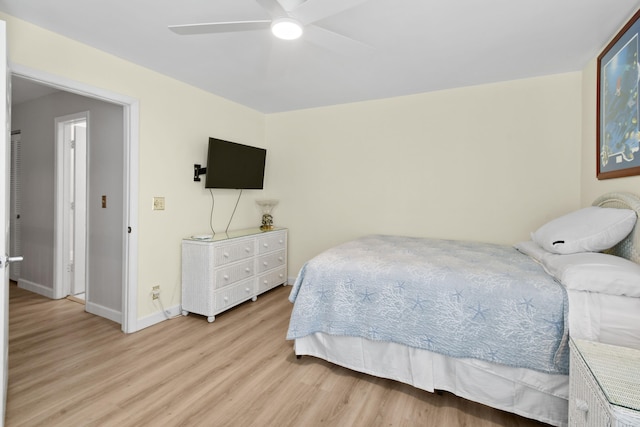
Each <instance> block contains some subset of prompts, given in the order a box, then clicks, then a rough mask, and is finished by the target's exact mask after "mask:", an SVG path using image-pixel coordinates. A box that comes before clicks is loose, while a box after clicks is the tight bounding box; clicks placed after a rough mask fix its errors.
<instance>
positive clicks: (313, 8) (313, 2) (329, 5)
mask: <svg viewBox="0 0 640 427" xmlns="http://www.w3.org/2000/svg"><path fill="white" fill-rule="evenodd" d="M367 1H368V0H307V1H306V2H304V3H302V4H301V5H300V6H298V7H297V8H295V9H294V10H292V11H291V15H292V16H293V17H295V18H296V19H297V20H298V21H300V22H301V23H302V24H303V25H307V24H310V23H312V22H316V21H319V20H321V19H324V18H328V17H330V16H333V15H337V14H339V13H340V12H344V11H345V10H349V9H352V8H354V7H356V6H358V5H360V4H362V3H365V2H367Z"/></svg>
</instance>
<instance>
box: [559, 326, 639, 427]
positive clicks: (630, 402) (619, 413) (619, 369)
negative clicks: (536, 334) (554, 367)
mask: <svg viewBox="0 0 640 427" xmlns="http://www.w3.org/2000/svg"><path fill="white" fill-rule="evenodd" d="M570 347H571V365H570V375H569V425H570V426H594V427H596V426H598V427H600V426H616V427H631V426H636V427H637V426H640V350H637V349H633V348H627V347H619V346H615V345H610V344H603V343H599V342H594V341H587V340H581V339H574V338H572V339H571V341H570Z"/></svg>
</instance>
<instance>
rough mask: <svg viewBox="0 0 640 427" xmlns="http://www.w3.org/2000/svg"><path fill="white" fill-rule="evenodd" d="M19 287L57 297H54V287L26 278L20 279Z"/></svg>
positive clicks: (48, 296) (49, 296) (45, 295)
mask: <svg viewBox="0 0 640 427" xmlns="http://www.w3.org/2000/svg"><path fill="white" fill-rule="evenodd" d="M18 287H19V288H21V289H25V290H27V291H29V292H33V293H36V294H38V295H42V296H44V297H47V298H50V299H55V298H54V297H53V289H52V288H48V287H46V286H43V285H40V284H38V283H34V282H30V281H28V280H24V279H18Z"/></svg>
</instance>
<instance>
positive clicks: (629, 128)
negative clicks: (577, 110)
mask: <svg viewBox="0 0 640 427" xmlns="http://www.w3.org/2000/svg"><path fill="white" fill-rule="evenodd" d="M639 18H640V10H639V11H638V12H636V14H635V15H633V17H632V18H631V20H629V22H628V23H627V25H625V26H624V28H623V29H622V30H621V31H620V32H619V33H618V34H617V35H616V36H615V38H614V39H613V40H612V41H611V43H609V45H607V47H606V48H605V49H604V50H603V51H602V53H601V54H600V55H599V56H598V83H597V86H598V87H597V101H596V102H597V103H596V110H597V115H598V117H597V124H596V128H597V130H596V162H597V168H596V171H597V172H596V173H597V177H598V179H608V178H618V177H623V176H631V175H640V151H639V146H640V127H639V122H640V106H639V105H638V104H639V102H640V99H638V81H639V80H640V64H638V60H639V58H638V51H639V46H640V20H639Z"/></svg>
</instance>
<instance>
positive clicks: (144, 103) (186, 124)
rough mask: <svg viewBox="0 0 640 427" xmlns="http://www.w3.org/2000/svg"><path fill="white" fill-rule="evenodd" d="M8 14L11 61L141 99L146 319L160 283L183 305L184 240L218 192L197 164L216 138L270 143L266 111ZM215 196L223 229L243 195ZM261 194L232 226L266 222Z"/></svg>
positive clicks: (141, 313) (141, 284)
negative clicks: (159, 206) (208, 186)
mask: <svg viewBox="0 0 640 427" xmlns="http://www.w3.org/2000/svg"><path fill="white" fill-rule="evenodd" d="M0 18H1V19H3V20H5V21H6V22H7V32H8V44H9V59H10V61H11V63H13V64H20V65H21V66H24V67H29V68H31V69H35V70H39V71H42V72H45V73H48V74H53V75H56V76H61V77H64V78H65V79H69V80H73V81H76V82H81V83H83V84H86V85H90V86H93V87H97V88H100V89H104V90H108V91H111V92H115V93H118V94H121V95H126V96H128V97H132V98H135V99H138V100H139V102H140V134H139V156H140V162H139V165H138V166H139V174H138V176H137V179H138V181H139V199H138V204H139V216H138V224H139V230H138V232H139V234H138V236H139V264H138V299H139V303H138V317H139V318H142V317H145V316H147V315H149V314H150V313H154V312H158V311H159V309H158V307H157V306H156V305H153V304H152V302H151V298H150V297H149V295H150V290H151V287H152V286H153V285H154V284H158V285H160V287H161V296H162V300H163V304H164V305H165V307H170V306H175V305H178V304H179V303H180V241H181V239H182V238H183V237H185V236H189V235H193V234H200V233H205V232H207V231H208V229H209V212H210V209H211V197H210V195H209V192H208V191H207V190H205V189H204V184H203V183H194V182H193V163H202V164H204V163H206V151H207V146H206V144H207V138H208V137H209V136H218V137H220V138H227V139H231V140H234V141H237V142H242V143H248V144H252V145H258V146H263V145H264V134H265V129H264V121H265V118H264V115H262V114H261V113H258V112H256V111H254V110H251V109H249V108H246V107H243V106H241V105H238V104H235V103H232V102H230V101H228V100H225V99H222V98H220V97H218V96H215V95H212V94H210V93H206V92H204V91H202V90H199V89H196V88H194V87H192V86H189V85H187V84H184V83H181V82H178V81H176V80H174V79H171V78H168V77H166V76H163V75H161V74H158V73H155V72H152V71H150V70H148V69H145V68H143V67H139V66H136V65H134V64H132V63H130V62H127V61H124V60H121V59H119V58H117V57H114V56H112V55H108V54H106V53H104V52H101V51H99V50H96V49H93V48H91V47H88V46H86V45H83V44H80V43H77V42H75V41H73V40H70V39H67V38H64V37H61V36H59V35H56V34H54V33H51V32H49V31H46V30H43V29H41V28H39V27H36V26H33V25H31V24H28V23H26V22H24V21H21V20H18V19H15V18H12V17H10V16H7V15H2V14H0ZM266 185H267V186H268V185H270V184H269V180H268V179H267V182H266ZM214 194H215V195H216V212H215V217H214V228H216V229H217V230H220V229H224V227H226V225H227V222H228V220H229V216H230V214H231V211H232V210H233V205H234V204H235V200H236V196H237V192H235V191H231V190H216V191H215V192H214ZM154 196H164V197H165V198H166V210H165V211H152V210H151V205H152V198H153V197H154ZM257 197H258V196H257V194H256V192H255V191H254V192H251V191H248V192H245V195H244V196H243V200H242V202H241V203H240V206H239V207H238V213H237V214H236V217H235V219H234V221H233V223H232V227H236V228H241V227H247V226H253V225H255V224H259V221H260V214H259V212H258V211H257V210H256V208H255V203H254V199H255V198H257ZM116 232H117V231H116Z"/></svg>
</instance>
